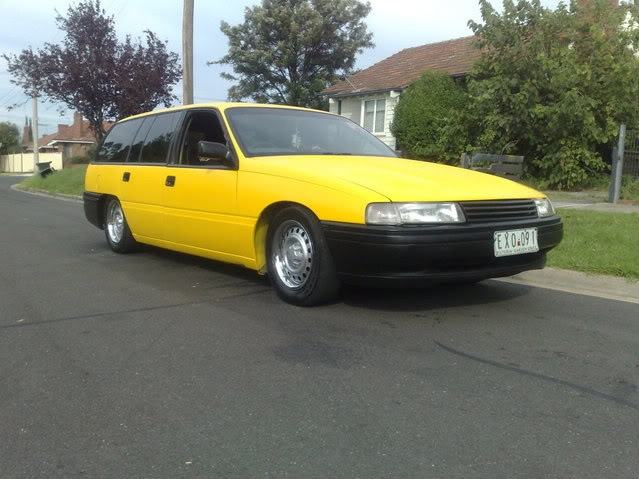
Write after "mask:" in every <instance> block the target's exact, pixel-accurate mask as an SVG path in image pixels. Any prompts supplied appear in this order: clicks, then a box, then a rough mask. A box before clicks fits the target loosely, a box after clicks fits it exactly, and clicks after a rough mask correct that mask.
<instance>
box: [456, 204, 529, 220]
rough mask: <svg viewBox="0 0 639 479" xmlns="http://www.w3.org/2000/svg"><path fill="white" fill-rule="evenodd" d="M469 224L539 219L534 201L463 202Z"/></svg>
mask: <svg viewBox="0 0 639 479" xmlns="http://www.w3.org/2000/svg"><path fill="white" fill-rule="evenodd" d="M459 204H460V205H461V207H462V209H463V210H464V214H465V215H466V222H467V223H492V222H496V221H514V220H526V219H533V218H537V207H536V206H535V202H534V201H533V200H496V201H462V202H460V203H459Z"/></svg>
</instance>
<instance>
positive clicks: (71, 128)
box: [38, 113, 112, 148]
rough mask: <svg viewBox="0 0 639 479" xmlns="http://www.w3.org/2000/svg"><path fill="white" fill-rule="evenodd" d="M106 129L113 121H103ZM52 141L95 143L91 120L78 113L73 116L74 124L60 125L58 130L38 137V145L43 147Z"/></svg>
mask: <svg viewBox="0 0 639 479" xmlns="http://www.w3.org/2000/svg"><path fill="white" fill-rule="evenodd" d="M103 125H104V130H105V131H108V130H109V128H110V127H111V125H112V123H111V122H108V121H105V122H103ZM52 141H62V142H66V143H87V142H91V143H95V135H94V134H93V131H92V130H91V128H90V124H89V120H84V119H82V117H81V116H80V115H79V114H78V113H76V114H75V115H74V117H73V124H71V125H58V131H57V132H55V133H51V134H50V135H46V136H43V137H40V138H39V139H38V147H39V148H42V147H43V146H47V145H48V144H49V143H51V142H52Z"/></svg>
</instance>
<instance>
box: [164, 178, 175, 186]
mask: <svg viewBox="0 0 639 479" xmlns="http://www.w3.org/2000/svg"><path fill="white" fill-rule="evenodd" d="M164 185H165V186H175V176H167V177H166V181H165V182H164Z"/></svg>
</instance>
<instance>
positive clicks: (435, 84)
mask: <svg viewBox="0 0 639 479" xmlns="http://www.w3.org/2000/svg"><path fill="white" fill-rule="evenodd" d="M467 102H468V97H467V94H466V91H465V90H464V88H463V87H462V86H460V85H458V84H457V83H455V80H453V79H452V78H451V77H450V76H448V75H446V74H442V73H432V72H427V73H424V74H423V75H422V76H421V78H420V79H419V80H417V81H416V82H414V83H413V84H411V85H410V86H409V87H408V88H407V89H406V91H405V92H404V93H403V94H402V96H401V99H400V101H399V103H398V104H397V106H396V107H395V117H394V120H393V125H392V127H391V131H392V132H393V135H394V136H395V138H397V142H398V144H399V146H400V149H401V150H402V151H403V152H404V153H405V155H406V156H407V157H409V158H415V159H420V160H429V161H437V162H440V163H448V164H459V158H460V154H461V153H462V152H464V151H465V149H466V139H467V137H468V134H467V132H466V131H465V128H464V124H465V122H464V121H463V118H462V115H463V112H464V110H465V109H466V106H467Z"/></svg>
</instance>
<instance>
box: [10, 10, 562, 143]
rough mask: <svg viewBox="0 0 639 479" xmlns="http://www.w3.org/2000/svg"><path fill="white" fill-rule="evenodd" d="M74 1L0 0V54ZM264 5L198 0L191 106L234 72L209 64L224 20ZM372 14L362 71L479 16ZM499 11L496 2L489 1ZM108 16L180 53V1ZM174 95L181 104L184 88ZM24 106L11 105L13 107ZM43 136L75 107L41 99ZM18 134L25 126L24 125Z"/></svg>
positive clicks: (20, 120) (56, 35) (44, 31)
mask: <svg viewBox="0 0 639 479" xmlns="http://www.w3.org/2000/svg"><path fill="white" fill-rule="evenodd" d="M77 2H78V0H24V1H22V2H16V1H15V0H0V7H1V8H2V12H3V15H2V17H3V18H2V22H1V25H2V28H0V54H18V53H19V52H20V51H21V50H22V49H24V48H28V47H29V46H31V47H33V49H34V50H35V49H37V48H39V47H41V46H42V45H43V44H44V43H45V42H52V43H58V42H60V41H61V40H62V38H63V34H62V32H60V31H59V30H58V29H57V28H56V25H55V16H56V15H55V11H56V10H57V11H59V12H60V13H62V14H64V13H65V12H66V10H67V8H68V7H69V6H70V5H75V4H77ZM259 3H261V1H260V0H233V1H230V0H195V14H194V38H193V45H194V46H193V50H194V51H193V64H194V75H193V76H194V97H195V98H194V99H195V102H196V103H202V102H210V101H224V100H225V99H226V92H227V90H228V88H229V86H231V84H230V83H229V82H228V81H226V80H223V79H222V78H220V73H221V72H223V71H227V72H231V68H230V67H229V66H228V65H225V66H220V65H212V66H207V64H206V62H207V61H214V60H218V59H220V58H221V57H222V56H224V55H225V54H226V51H227V47H228V44H227V40H226V36H225V35H223V34H222V32H220V28H219V27H220V22H221V21H222V20H224V21H226V22H228V23H230V24H231V25H236V24H239V23H242V22H243V20H244V9H245V8H246V7H250V6H253V5H256V4H259ZM370 3H371V6H372V11H371V13H370V14H369V16H368V17H367V18H366V20H365V21H366V24H367V25H368V29H369V31H370V32H372V33H373V42H374V43H375V47H374V48H371V49H368V50H365V51H364V53H362V54H361V55H359V56H358V58H357V64H356V68H367V67H369V66H371V65H373V64H374V63H376V62H378V61H380V60H383V59H384V58H386V57H389V56H390V55H392V54H394V53H397V52H398V51H400V50H402V49H404V48H410V47H414V46H418V45H424V44H426V43H433V42H438V41H443V40H450V39H453V38H459V37H463V36H467V35H471V34H472V31H471V30H470V29H469V28H468V25H467V23H468V20H470V19H472V20H475V21H477V22H480V21H481V15H480V13H479V6H478V1H477V0H448V1H441V0H370ZM558 3H559V0H542V4H544V5H545V6H547V7H549V8H555V7H556V6H557V5H558ZM492 4H493V6H495V7H496V8H497V7H499V6H500V5H501V0H495V1H493V2H492ZM102 6H103V8H104V9H105V10H106V12H107V14H109V15H113V16H114V18H115V26H116V31H117V33H118V36H119V37H120V38H124V36H125V35H127V34H129V35H131V36H132V37H134V38H136V37H140V36H142V32H143V30H147V29H148V30H151V31H153V32H155V33H156V34H157V35H158V36H159V38H161V39H162V40H166V41H168V48H169V49H170V50H171V51H174V52H176V53H178V54H180V55H181V52H182V41H181V39H182V8H183V2H182V0H102ZM6 68H7V65H6V62H5V60H4V59H3V58H0V122H4V121H10V122H13V123H15V124H17V125H18V126H19V127H20V130H21V129H22V126H23V125H24V119H25V115H28V116H31V101H28V98H26V97H25V96H24V95H23V94H22V92H21V90H20V89H19V88H18V87H16V86H14V85H12V84H11V83H10V81H9V80H10V76H9V73H8V72H7V70H6ZM174 93H175V94H176V95H177V96H178V97H179V100H178V101H179V102H180V103H176V104H181V97H182V85H181V84H179V85H177V86H176V88H175V90H174ZM14 104H20V105H21V106H19V107H17V108H15V109H13V110H12V111H9V110H8V107H9V106H10V105H14ZM38 108H39V111H38V113H39V117H40V121H39V125H40V135H43V134H48V133H52V132H55V131H57V125H58V124H59V123H61V124H70V123H71V122H72V117H73V112H72V111H68V110H67V111H66V112H65V113H64V114H63V115H62V116H61V115H60V113H58V108H59V106H58V105H54V104H51V103H46V102H41V103H39V106H38ZM21 131H22V130H21Z"/></svg>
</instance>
